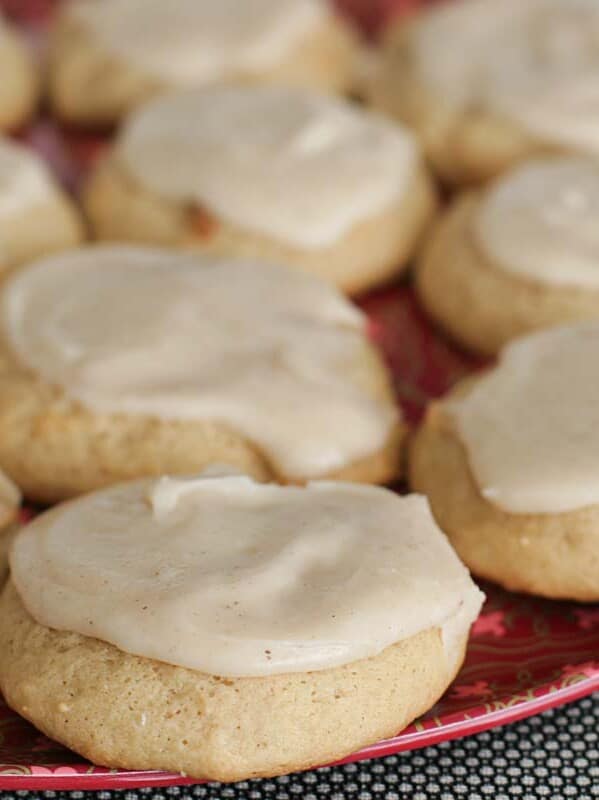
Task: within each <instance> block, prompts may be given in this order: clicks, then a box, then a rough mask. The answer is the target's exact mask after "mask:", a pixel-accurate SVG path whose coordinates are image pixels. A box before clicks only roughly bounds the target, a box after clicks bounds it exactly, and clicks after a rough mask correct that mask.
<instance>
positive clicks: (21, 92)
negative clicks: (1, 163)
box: [0, 10, 39, 131]
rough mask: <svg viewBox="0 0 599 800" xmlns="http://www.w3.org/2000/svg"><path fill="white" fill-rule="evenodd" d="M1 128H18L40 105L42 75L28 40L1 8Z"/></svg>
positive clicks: (8, 129)
mask: <svg viewBox="0 0 599 800" xmlns="http://www.w3.org/2000/svg"><path fill="white" fill-rule="evenodd" d="M0 75H2V80H1V81H0V131H10V130H14V129H15V128H19V127H20V126H21V125H23V124H24V123H25V122H27V120H28V119H29V118H30V117H31V116H32V114H33V113H34V111H35V108H36V106H37V100H38V94H39V78H38V71H37V67H36V65H35V63H34V60H33V56H32V54H31V53H30V52H29V50H28V48H27V45H26V43H25V41H24V40H23V39H22V38H21V35H20V34H19V33H18V32H17V31H16V30H14V28H13V27H12V26H11V25H10V24H9V23H8V22H6V21H5V20H4V18H3V16H2V12H1V10H0Z"/></svg>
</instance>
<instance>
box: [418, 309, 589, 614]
mask: <svg viewBox="0 0 599 800" xmlns="http://www.w3.org/2000/svg"><path fill="white" fill-rule="evenodd" d="M598 354H599V323H597V322H594V323H591V322H588V323H581V324H579V325H573V326H566V327H562V328H552V329H550V330H547V331H542V332H539V333H535V334H532V335H530V336H528V337H524V338H522V339H519V340H517V341H515V342H513V343H511V344H510V345H508V347H507V348H506V349H505V350H504V351H503V352H502V354H501V358H500V361H499V364H498V366H497V367H494V368H491V369H490V370H489V371H488V372H486V373H484V374H483V375H482V376H479V377H475V378H468V379H466V381H464V382H462V383H459V384H458V385H457V387H456V388H455V389H454V390H453V391H452V392H451V393H450V394H449V395H448V396H447V397H446V398H444V399H443V400H442V401H439V402H437V403H433V405H432V406H431V407H430V408H429V411H428V413H427V415H426V419H425V422H424V424H423V426H422V428H421V429H420V431H419V432H418V433H417V435H416V436H415V439H414V441H413V444H412V448H411V454H410V455H411V457H410V481H411V485H412V487H413V488H414V489H415V490H417V491H421V492H425V493H426V494H427V495H428V498H429V501H430V503H431V508H432V511H433V514H434V516H435V519H436V520H437V523H438V524H439V526H440V527H441V528H442V529H443V530H444V531H445V533H446V534H447V536H448V537H449V539H450V541H451V543H452V544H453V546H454V547H455V548H456V551H457V552H458V554H459V555H460V557H461V558H462V559H463V561H464V563H466V564H467V566H468V567H469V568H470V569H471V570H472V571H473V572H474V573H475V574H477V575H479V576H481V577H484V578H488V579H489V580H492V581H495V582H497V583H499V584H501V585H502V586H504V587H505V588H507V589H510V590H512V591H519V592H529V593H532V594H539V595H544V596H546V597H551V598H556V599H571V600H578V601H583V602H593V601H596V600H599V485H598V484H597V477H596V476H597V465H596V459H597V453H598V452H599V448H598V443H597V441H596V440H597V430H599V428H598V427H597V419H596V418H597V408H598V407H599V405H598V402H597V401H598V397H597V387H598V386H599V375H598V374H597V367H596V364H597V363H599V359H598V358H597V356H598Z"/></svg>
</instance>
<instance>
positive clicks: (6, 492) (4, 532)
mask: <svg viewBox="0 0 599 800" xmlns="http://www.w3.org/2000/svg"><path fill="white" fill-rule="evenodd" d="M20 506H21V493H20V492H19V490H18V489H17V487H16V486H15V484H14V483H13V482H12V481H11V480H10V478H8V477H7V476H6V475H5V474H4V473H3V472H2V471H0V585H2V584H4V582H5V581H6V577H7V575H8V551H9V548H10V546H11V544H12V541H13V538H14V537H15V534H16V533H17V531H18V530H19V529H20V526H19V522H18V520H17V517H18V514H19V508H20Z"/></svg>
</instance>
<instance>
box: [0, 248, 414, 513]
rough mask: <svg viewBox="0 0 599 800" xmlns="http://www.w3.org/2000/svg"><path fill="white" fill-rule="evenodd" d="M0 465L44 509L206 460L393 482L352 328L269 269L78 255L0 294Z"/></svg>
mask: <svg viewBox="0 0 599 800" xmlns="http://www.w3.org/2000/svg"><path fill="white" fill-rule="evenodd" d="M0 353H1V359H0V369H1V374H2V381H1V382H0V465H1V466H3V467H4V468H5V469H6V471H7V473H8V474H9V475H10V476H11V477H12V478H13V480H15V482H16V483H17V484H18V485H19V486H20V487H21V489H22V490H23V491H24V493H25V494H26V495H27V496H29V497H32V498H35V499H36V500H42V501H50V502H52V501H54V500H58V499H61V498H64V497H69V496H72V495H76V494H79V493H81V492H86V491H89V490H91V489H94V488H97V487H100V486H103V485H107V484H110V483H115V482H117V481H119V480H125V479H130V478H136V477H140V476H144V475H155V474H161V473H163V472H173V473H189V472H195V471H197V470H199V469H201V468H202V467H203V466H205V465H206V464H207V463H212V462H221V463H225V464H232V465H234V466H237V467H239V468H241V469H243V470H245V471H247V472H249V473H250V474H252V475H254V476H256V477H260V478H262V479H277V480H280V481H282V482H302V481H306V480H311V479H314V478H318V477H325V476H328V477H340V478H343V479H347V480H356V481H360V482H366V483H371V482H372V483H378V482H381V483H384V482H387V481H389V480H391V479H393V478H394V477H395V476H396V475H397V474H398V472H399V471H400V467H401V443H402V440H403V435H404V430H405V429H404V425H403V423H402V422H401V419H400V415H399V412H398V411H397V410H396V408H395V404H394V399H393V393H392V389H391V381H390V378H389V375H388V372H387V370H386V368H385V366H384V365H383V362H382V360H381V358H380V356H379V355H378V353H377V352H376V351H375V349H374V347H373V346H372V345H371V344H370V342H369V340H368V338H367V334H366V319H365V317H364V316H363V315H362V314H361V312H359V311H358V310H357V309H356V308H354V307H353V306H352V305H351V304H350V303H349V302H348V301H347V300H345V299H344V298H343V297H342V296H341V295H340V294H339V293H338V292H337V291H336V290H334V289H333V288H332V287H330V286H328V285H327V284H326V283H323V282H321V281H318V280H316V279H315V278H312V277H310V276H307V275H304V274H302V273H300V272H296V271H294V270H290V269H286V268H285V267H282V266H274V265H269V264H264V263H259V262H251V261H247V260H245V261H244V260H237V261H236V260H223V259H221V260H219V259H215V258H203V259H202V258H200V257H198V256H190V255H184V254H177V253H174V252H172V251H167V250H161V249H159V248H156V249H144V248H134V247H125V246H122V247H108V246H105V247H89V248H87V249H81V250H75V251H70V252H68V253H63V254H60V255H58V256H54V257H51V258H47V259H43V260H42V261H39V262H36V263H35V264H32V265H28V266H27V267H24V268H22V269H21V270H19V272H18V273H16V274H15V275H14V276H12V277H11V278H10V279H9V280H8V281H7V282H6V283H5V285H4V287H3V291H2V294H1V295H0Z"/></svg>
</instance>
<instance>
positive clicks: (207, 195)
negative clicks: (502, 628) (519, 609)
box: [0, 0, 599, 780]
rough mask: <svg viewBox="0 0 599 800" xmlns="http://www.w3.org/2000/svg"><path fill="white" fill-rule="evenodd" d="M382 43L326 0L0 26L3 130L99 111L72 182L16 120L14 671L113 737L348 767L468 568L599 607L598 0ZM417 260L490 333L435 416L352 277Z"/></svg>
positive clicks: (420, 708) (194, 765)
mask: <svg viewBox="0 0 599 800" xmlns="http://www.w3.org/2000/svg"><path fill="white" fill-rule="evenodd" d="M365 51H366V45H365V43H364V42H362V40H361V39H360V37H359V35H358V33H357V32H356V31H355V30H354V29H353V28H352V27H351V25H350V24H349V23H348V22H347V21H346V20H344V19H342V18H341V17H340V16H338V15H337V14H336V13H334V11H333V10H332V8H331V7H330V6H329V5H328V4H327V3H326V2H325V0H244V3H239V2H238V0H220V2H219V3H214V2H213V1H212V0H171V2H169V3H164V2H163V0H102V2H97V1H96V0H73V2H69V3H65V4H63V5H61V6H60V8H59V10H58V11H57V14H56V18H55V20H54V25H53V29H52V30H51V31H50V33H49V44H48V53H47V60H46V73H47V74H46V75H45V76H44V79H43V80H42V79H40V77H39V76H38V75H37V72H38V70H37V68H36V65H35V60H34V59H33V57H32V56H31V55H30V54H29V53H28V50H27V47H26V45H25V43H24V42H23V41H22V40H21V38H20V36H19V34H18V33H17V32H16V31H15V30H14V29H13V27H11V26H10V24H9V23H8V22H0V67H1V65H3V64H6V66H5V67H4V70H2V73H3V74H7V75H10V80H8V81H6V82H5V83H6V85H3V86H0V128H1V129H3V130H5V131H6V132H8V131H14V130H15V129H17V128H19V127H22V126H23V125H25V124H26V122H27V120H28V118H29V117H31V116H32V114H34V113H35V106H36V103H37V100H38V96H39V92H40V87H42V86H44V87H45V88H46V90H47V101H48V104H49V107H50V108H51V110H52V113H53V114H54V115H55V116H56V117H57V118H59V119H60V120H62V121H63V122H66V123H68V124H69V125H71V126H79V127H83V128H86V129H97V128H98V127H103V128H104V129H115V130H114V135H112V136H111V139H110V145H109V147H108V148H107V149H106V150H105V151H104V152H103V153H102V155H101V157H100V159H99V160H98V162H97V163H96V165H95V167H94V169H93V171H92V172H91V174H90V175H89V176H88V177H87V180H86V182H85V184H84V186H83V187H82V189H81V192H80V193H79V196H78V198H77V200H76V199H74V198H73V197H72V196H70V195H68V194H66V193H65V191H64V190H63V189H62V188H61V187H60V186H59V185H58V182H57V181H56V180H55V178H53V177H52V175H51V173H50V171H49V168H48V167H47V166H46V165H45V163H43V162H41V161H40V160H39V158H38V157H37V156H35V155H33V154H32V152H30V151H29V150H28V149H26V148H25V147H24V146H23V145H21V144H17V143H16V142H15V140H14V138H9V136H8V133H6V135H5V138H4V139H2V140H0V175H2V176H3V177H4V180H3V181H1V182H0V267H1V269H2V276H1V284H0V370H1V374H0V468H1V469H2V470H3V471H4V473H5V475H2V474H1V473H0V524H2V525H3V526H4V531H5V532H4V533H3V535H2V544H3V551H6V552H7V553H8V567H7V566H6V557H5V559H4V561H5V563H4V565H3V571H4V575H5V576H6V573H7V569H8V570H9V577H8V580H6V578H5V581H6V582H5V587H4V590H3V593H2V595H1V597H0V687H1V689H2V692H3V694H4V696H5V698H6V701H7V702H8V703H9V705H10V706H11V707H12V708H14V709H15V710H16V711H17V712H18V713H20V714H22V715H23V716H24V717H25V718H26V719H28V720H30V721H31V722H32V723H33V724H34V725H36V726H37V727H38V728H39V729H40V730H41V731H43V732H44V733H45V734H46V735H48V736H50V737H52V738H54V739H56V740H57V741H59V742H62V743H63V744H65V745H66V746H68V747H70V748H72V749H73V750H75V751H77V752H79V753H81V754H83V755H84V756H85V757H87V758H89V759H90V760H92V761H93V762H95V763H97V764H101V765H106V766H111V767H121V768H128V769H136V770H140V769H168V770H172V771H176V772H181V773H184V774H186V775H189V776H192V777H194V778H208V779H214V780H238V779H242V778H248V777H255V776H270V775H276V774H280V773H284V772H289V771H292V770H297V769H301V768H306V767H310V766H314V765H318V764H321V763H323V762H326V761H330V760H334V759H338V758H342V757H343V756H346V755H348V754H349V753H351V752H353V751H355V750H356V749H358V748H360V747H362V746H365V745H367V744H370V743H373V742H376V741H378V740H379V739H381V738H385V737H389V736H392V735H394V734H395V733H396V732H397V731H398V730H400V729H401V728H403V727H404V726H406V725H407V724H409V723H410V722H411V721H412V720H413V719H414V718H415V717H417V716H418V715H420V714H421V713H423V712H424V711H426V710H427V709H429V708H430V707H431V706H432V705H433V704H434V703H435V702H436V700H437V699H438V698H439V697H440V696H441V695H442V694H443V692H444V691H445V689H446V688H447V687H448V685H449V684H450V683H451V681H452V680H453V678H454V676H455V675H456V673H457V671H458V670H459V668H460V666H461V664H462V661H463V659H464V654H465V650H466V646H467V641H468V635H469V629H470V626H471V624H472V623H473V621H474V620H475V619H476V617H477V615H478V613H479V611H480V608H481V605H482V601H483V599H484V597H483V595H482V593H481V592H480V590H479V589H478V588H477V587H476V586H475V584H474V583H473V581H472V579H471V578H470V574H469V572H468V569H471V570H472V571H473V573H475V574H476V575H478V576H481V577H483V578H486V579H488V580H491V581H494V582H496V583H498V584H500V585H502V586H503V587H505V588H506V589H508V590H512V591H521V592H528V593H533V594H539V595H542V596H545V597H548V598H556V599H563V598H567V599H570V600H575V601H580V602H592V601H597V600H599V510H598V509H599V483H598V482H597V480H596V477H595V476H596V474H597V469H596V467H597V462H598V460H599V434H598V433H597V430H599V412H597V411H596V409H598V408H599V371H598V370H597V368H595V366H594V365H595V358H597V356H599V299H598V298H599V277H598V276H599V227H598V226H597V224H596V216H597V213H598V212H599V160H598V159H599V128H598V127H597V119H596V114H595V107H596V102H597V98H598V97H599V79H598V78H597V75H599V69H598V68H599V7H597V6H595V5H593V4H592V3H589V2H588V0H527V2H526V3H522V2H521V0H502V1H501V2H499V0H497V2H495V3H493V2H489V1H488V0H455V1H454V2H451V3H445V4H441V5H439V6H437V7H435V8H434V9H431V10H430V11H427V12H423V13H420V14H418V15H416V16H414V17H412V18H410V19H409V20H408V21H407V22H404V21H401V22H399V23H397V25H393V26H391V28H390V30H389V31H388V32H387V34H386V36H385V39H384V41H383V42H382V43H381V45H380V48H379V51H378V53H376V54H374V56H373V53H372V52H369V53H368V60H369V63H370V67H369V70H368V75H365V71H364V61H365V59H366V55H365ZM3 59H4V60H3ZM358 96H359V102H358V100H357V99H356V98H357V97H358ZM440 197H448V198H449V199H448V202H447V203H446V204H444V206H443V208H442V204H441V202H440V200H439V198H440ZM412 266H413V267H414V269H413V270H410V269H409V268H410V267H412ZM399 279H402V280H407V281H410V280H413V282H414V286H415V289H416V292H417V295H418V297H419V298H420V301H421V303H422V306H423V307H424V309H425V311H426V312H427V313H428V314H429V315H430V318H431V320H432V321H433V322H434V323H435V324H437V325H438V326H439V327H440V328H441V329H442V330H443V331H444V332H445V334H446V335H448V336H449V337H451V338H452V339H454V340H455V341H456V342H458V343H459V344H460V345H461V346H462V347H464V348H466V349H469V350H472V351H474V352H477V353H480V354H483V355H488V356H495V355H498V361H497V362H496V363H495V364H493V365H491V366H489V367H487V368H486V370H485V371H484V372H482V373H481V374H479V375H477V376H475V377H469V378H468V379H467V380H465V381H464V382H463V383H461V384H459V385H458V386H456V387H455V388H454V390H453V391H452V392H451V394H450V395H449V396H448V397H446V398H442V399H440V400H439V401H438V402H435V403H433V404H432V405H431V407H430V408H429V409H428V412H427V414H426V417H425V420H424V422H423V424H422V425H421V427H420V428H419V429H418V430H416V431H411V430H410V429H409V426H408V425H407V423H406V421H405V419H404V417H403V415H402V412H401V409H399V408H398V407H397V403H396V400H395V396H394V391H393V381H392V376H391V375H390V373H389V370H388V368H387V366H386V364H385V361H384V359H383V357H382V355H381V354H380V353H379V351H378V350H377V348H376V347H375V345H374V344H373V343H372V342H371V340H370V337H369V335H368V333H369V332H368V321H367V319H366V317H365V316H364V314H363V313H362V312H361V311H360V310H359V309H358V307H357V306H356V305H354V303H353V301H352V300H351V299H350V298H352V297H354V296H355V295H357V294H359V293H362V292H364V291H366V290H370V289H373V288H376V287H378V286H381V285H385V284H389V283H390V282H392V281H397V280H399ZM597 363H599V359H598V362H597ZM595 372H597V375H595ZM400 478H403V479H404V480H406V481H407V482H408V485H409V488H410V489H412V490H413V491H414V492H415V493H414V494H407V496H400V495H399V494H397V493H395V492H393V491H391V490H390V489H387V488H383V487H384V486H385V485H389V484H392V483H393V482H396V481H397V480H398V479H400ZM416 492H419V493H420V494H416ZM21 494H22V495H23V496H24V497H25V498H26V499H27V500H29V501H32V502H35V503H38V504H43V505H52V508H50V509H49V510H47V511H45V512H44V513H42V514H40V515H39V516H37V517H36V518H35V519H34V520H33V521H32V522H30V523H29V524H28V525H26V526H23V527H22V528H21V529H20V530H16V528H15V518H16V516H17V511H18V507H19V504H20V501H21ZM427 498H428V499H427ZM65 501H68V502H65ZM429 504H430V505H429ZM595 517H597V519H595ZM454 548H455V549H454Z"/></svg>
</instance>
